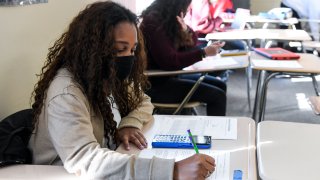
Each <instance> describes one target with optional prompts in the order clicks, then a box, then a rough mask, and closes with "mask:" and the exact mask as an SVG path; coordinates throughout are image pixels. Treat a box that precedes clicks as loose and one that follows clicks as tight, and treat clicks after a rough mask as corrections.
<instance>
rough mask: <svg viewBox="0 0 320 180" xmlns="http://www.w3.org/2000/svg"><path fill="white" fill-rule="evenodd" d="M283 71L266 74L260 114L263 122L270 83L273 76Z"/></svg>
mask: <svg viewBox="0 0 320 180" xmlns="http://www.w3.org/2000/svg"><path fill="white" fill-rule="evenodd" d="M279 74H281V73H271V74H269V75H267V76H266V78H265V81H264V83H263V85H262V91H261V92H262V94H261V101H260V102H261V104H260V114H259V121H258V122H261V121H263V120H264V115H265V111H266V104H267V90H268V84H269V82H270V80H271V79H272V78H274V77H275V76H277V75H279Z"/></svg>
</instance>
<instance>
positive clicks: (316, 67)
mask: <svg viewBox="0 0 320 180" xmlns="http://www.w3.org/2000/svg"><path fill="white" fill-rule="evenodd" d="M297 54H299V55H300V59H298V60H297V62H298V63H299V64H300V65H301V66H302V68H293V67H283V66H282V67H269V66H266V67H264V66H255V65H254V63H252V68H253V69H256V70H266V71H274V72H291V73H320V58H319V57H317V56H315V55H313V54H307V53H297ZM254 60H257V61H258V60H270V59H268V58H266V57H263V56H261V55H259V54H257V53H255V52H252V53H251V61H254ZM270 61H271V60H270ZM288 61H291V60H288ZM294 61H295V60H294Z"/></svg>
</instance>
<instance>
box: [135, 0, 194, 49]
mask: <svg viewBox="0 0 320 180" xmlns="http://www.w3.org/2000/svg"><path fill="white" fill-rule="evenodd" d="M190 4H191V0H155V1H154V2H153V3H152V4H151V5H150V6H149V7H148V8H147V9H146V10H144V11H143V12H142V13H141V18H144V17H146V16H149V15H150V14H152V15H153V17H154V18H157V20H158V21H159V22H161V28H162V29H163V30H164V31H165V32H166V34H167V36H168V37H169V38H170V39H173V40H174V43H175V45H176V47H177V48H179V47H181V46H184V45H187V46H188V45H190V44H192V43H193V42H192V40H191V42H190V39H191V38H192V37H191V35H190V34H186V33H185V32H183V31H182V28H181V26H180V24H179V23H178V21H177V18H176V16H180V13H181V12H182V13H183V14H184V15H185V14H186V12H187V10H188V7H189V5H190ZM159 28H160V27H159Z"/></svg>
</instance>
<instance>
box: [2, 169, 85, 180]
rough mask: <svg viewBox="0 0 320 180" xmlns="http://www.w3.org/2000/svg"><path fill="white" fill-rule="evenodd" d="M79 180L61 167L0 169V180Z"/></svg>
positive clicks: (79, 179) (79, 178)
mask: <svg viewBox="0 0 320 180" xmlns="http://www.w3.org/2000/svg"><path fill="white" fill-rule="evenodd" d="M9 179H10V180H22V179H32V180H38V179H39V180H81V179H82V178H81V177H79V176H76V175H74V174H69V173H68V172H67V171H66V170H65V169H64V168H63V166H49V165H13V166H8V167H3V168H0V180H9Z"/></svg>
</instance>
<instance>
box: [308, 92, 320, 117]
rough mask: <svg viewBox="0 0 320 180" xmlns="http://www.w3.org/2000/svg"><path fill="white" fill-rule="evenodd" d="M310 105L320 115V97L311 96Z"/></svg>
mask: <svg viewBox="0 0 320 180" xmlns="http://www.w3.org/2000/svg"><path fill="white" fill-rule="evenodd" d="M309 103H310V106H311V107H312V110H313V112H314V113H315V114H316V115H320V96H311V97H309Z"/></svg>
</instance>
